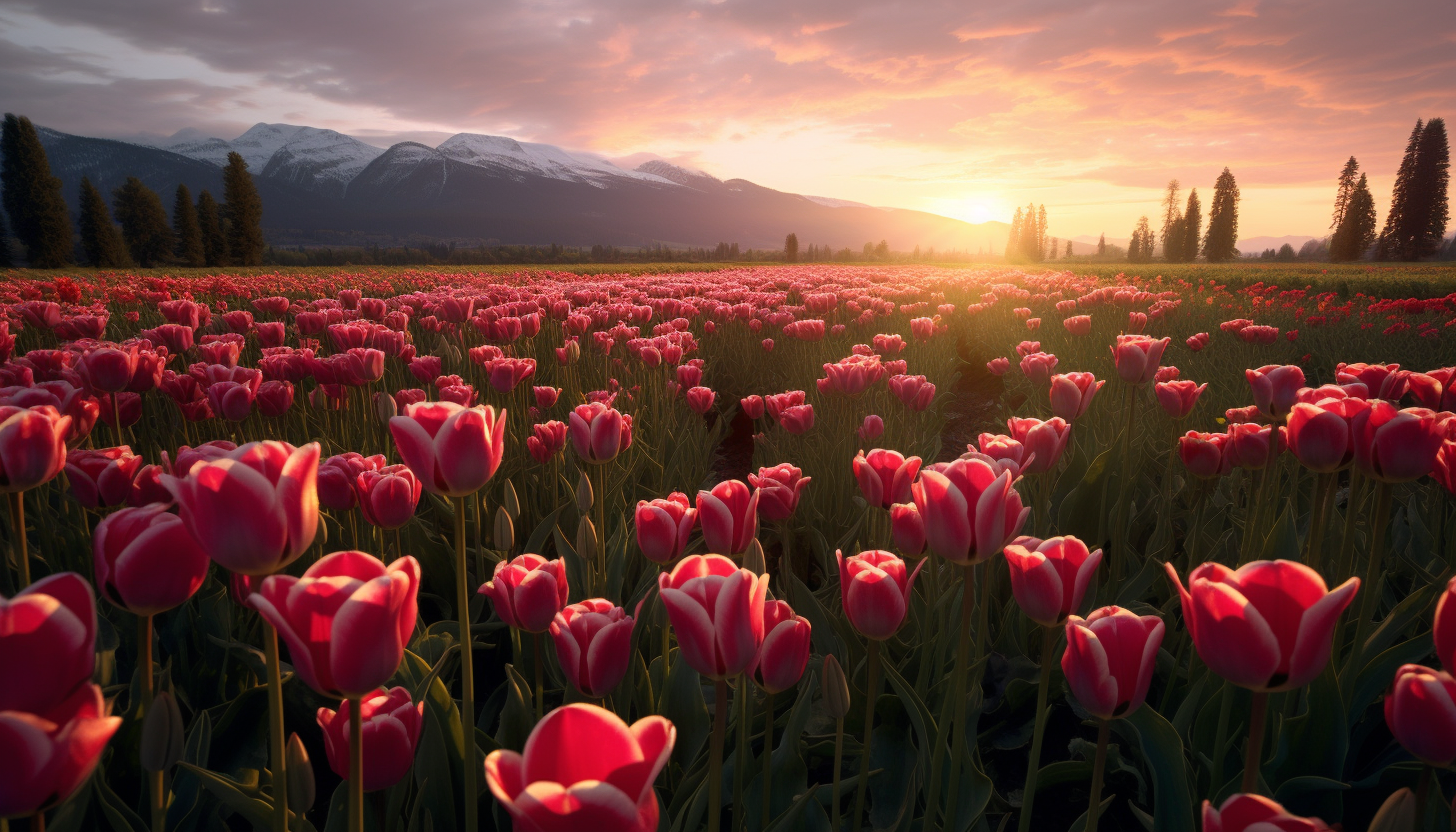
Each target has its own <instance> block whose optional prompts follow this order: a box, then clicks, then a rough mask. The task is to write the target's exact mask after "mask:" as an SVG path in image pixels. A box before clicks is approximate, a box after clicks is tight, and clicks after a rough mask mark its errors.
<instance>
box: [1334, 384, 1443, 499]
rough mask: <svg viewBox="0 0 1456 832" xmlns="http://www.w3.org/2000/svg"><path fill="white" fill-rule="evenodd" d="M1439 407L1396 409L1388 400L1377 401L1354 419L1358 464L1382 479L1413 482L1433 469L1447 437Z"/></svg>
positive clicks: (1369, 473)
mask: <svg viewBox="0 0 1456 832" xmlns="http://www.w3.org/2000/svg"><path fill="white" fill-rule="evenodd" d="M1439 425H1440V419H1439V417H1438V416H1437V414H1436V413H1435V411H1432V410H1427V409H1425V408H1423V407H1408V408H1406V409H1405V410H1396V409H1395V405H1393V404H1391V403H1390V402H1387V401H1377V402H1373V403H1372V404H1371V406H1370V408H1369V409H1368V410H1362V411H1360V412H1359V413H1357V414H1355V417H1354V418H1353V419H1352V420H1351V421H1350V428H1351V433H1352V435H1353V437H1354V443H1355V464H1356V465H1358V466H1359V467H1360V470H1361V472H1363V473H1364V474H1365V475H1366V476H1369V477H1373V478H1375V479H1377V480H1379V481H1381V482H1387V483H1391V482H1410V481H1411V480H1417V479H1420V478H1421V477H1424V476H1425V475H1427V474H1429V473H1431V471H1432V469H1434V468H1435V466H1436V453H1437V452H1438V451H1440V450H1441V442H1442V441H1443V440H1444V439H1445V436H1444V433H1443V432H1442V430H1441V429H1440V428H1439Z"/></svg>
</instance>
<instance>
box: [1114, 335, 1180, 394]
mask: <svg viewBox="0 0 1456 832" xmlns="http://www.w3.org/2000/svg"><path fill="white" fill-rule="evenodd" d="M1170 340H1172V339H1169V338H1163V339H1155V338H1149V337H1148V336H1146V335H1119V336H1117V344H1116V345H1115V346H1114V347H1112V361H1113V363H1114V364H1116V365H1117V375H1118V377H1119V378H1121V379H1122V380H1123V381H1125V382H1127V383H1128V384H1147V383H1148V382H1149V381H1152V380H1153V374H1154V373H1156V372H1157V371H1158V365H1159V364H1161V363H1162V361H1163V350H1165V349H1167V348H1168V342H1169V341H1170Z"/></svg>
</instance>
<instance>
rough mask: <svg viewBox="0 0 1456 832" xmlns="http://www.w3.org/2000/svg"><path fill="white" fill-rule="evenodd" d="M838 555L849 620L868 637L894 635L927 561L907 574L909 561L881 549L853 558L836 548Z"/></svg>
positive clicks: (843, 602)
mask: <svg viewBox="0 0 1456 832" xmlns="http://www.w3.org/2000/svg"><path fill="white" fill-rule="evenodd" d="M834 557H835V558H836V559H837V560H838V561H839V598H840V604H841V606H842V607H843V609H844V616H845V617H846V618H848V619H849V623H850V624H852V625H854V628H855V629H856V630H858V631H859V633H860V635H862V636H864V637H865V638H868V639H873V640H875V641H884V640H885V639H887V638H889V637H890V636H893V635H894V634H895V631H897V630H899V629H900V625H901V624H902V623H904V621H905V613H906V612H907V611H908V610H909V609H910V592H911V590H913V589H914V588H915V577H916V576H917V575H919V574H920V570H921V568H923V567H924V566H925V561H924V560H922V561H920V563H918V564H916V566H915V571H913V572H909V573H908V574H907V570H906V568H905V561H903V560H901V559H900V558H898V557H896V556H895V555H893V554H891V553H890V552H886V551H883V550H880V549H871V550H870V551H867V552H861V553H859V554H858V555H855V556H853V557H850V558H846V557H845V556H844V553H843V552H840V551H836V552H835V553H834Z"/></svg>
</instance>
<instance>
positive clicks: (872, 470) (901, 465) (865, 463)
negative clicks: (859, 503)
mask: <svg viewBox="0 0 1456 832" xmlns="http://www.w3.org/2000/svg"><path fill="white" fill-rule="evenodd" d="M853 465H854V478H855V480H856V481H857V482H858V483H859V491H860V493H861V494H863V495H864V498H865V502H867V503H869V504H870V505H872V506H879V507H880V508H889V507H890V506H892V505H894V504H895V503H904V502H908V501H909V500H910V483H912V482H913V481H914V480H915V477H916V475H917V474H919V473H920V457H918V456H912V457H910V458H908V459H907V458H905V456H903V455H902V454H900V453H899V452H898V451H890V450H885V449H884V448H875V449H874V450H872V451H870V452H869V453H868V454H866V453H865V452H864V451H860V452H859V453H858V454H857V455H856V456H855V458H854V463H853Z"/></svg>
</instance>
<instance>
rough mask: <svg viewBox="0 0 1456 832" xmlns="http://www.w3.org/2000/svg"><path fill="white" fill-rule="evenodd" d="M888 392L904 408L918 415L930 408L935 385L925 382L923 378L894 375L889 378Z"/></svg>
mask: <svg viewBox="0 0 1456 832" xmlns="http://www.w3.org/2000/svg"><path fill="white" fill-rule="evenodd" d="M888 383H889V385H890V390H891V392H893V393H894V394H895V395H896V396H897V397H899V399H900V401H901V402H903V403H904V404H905V406H906V407H908V408H910V409H911V410H913V411H915V412H917V413H919V412H921V411H923V410H925V409H926V408H927V407H930V405H931V403H932V402H934V401H935V385H934V384H931V383H930V382H928V381H926V380H925V376H911V375H905V374H901V375H896V376H890V380H889V382H888Z"/></svg>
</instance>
